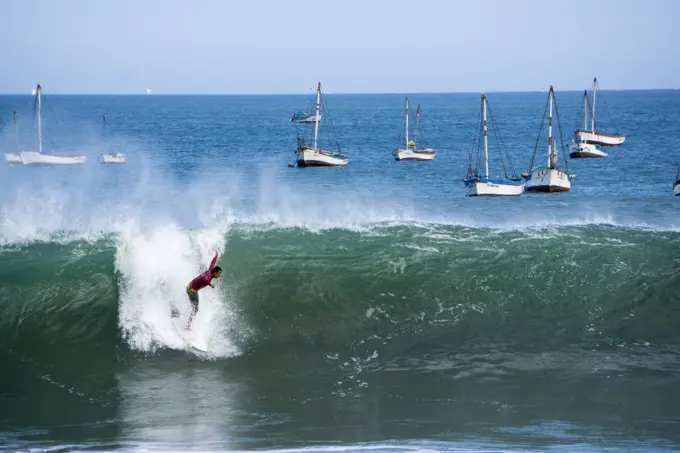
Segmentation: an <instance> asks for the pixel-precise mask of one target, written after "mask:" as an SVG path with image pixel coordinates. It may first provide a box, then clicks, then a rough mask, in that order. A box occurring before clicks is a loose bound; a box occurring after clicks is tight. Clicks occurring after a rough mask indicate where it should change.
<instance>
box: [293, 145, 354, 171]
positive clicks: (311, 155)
mask: <svg viewBox="0 0 680 453" xmlns="http://www.w3.org/2000/svg"><path fill="white" fill-rule="evenodd" d="M348 162H349V159H348V158H346V157H341V156H339V155H337V154H331V153H330V152H328V151H323V150H315V149H311V148H304V149H301V150H298V152H297V164H298V167H342V166H344V165H347V163H348Z"/></svg>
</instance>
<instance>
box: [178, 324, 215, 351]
mask: <svg viewBox="0 0 680 453" xmlns="http://www.w3.org/2000/svg"><path fill="white" fill-rule="evenodd" d="M175 326H176V327H177V330H178V331H179V334H180V335H181V336H182V338H184V341H186V342H187V344H188V345H189V346H191V347H192V348H194V349H196V350H198V351H201V352H207V351H208V345H207V344H206V343H205V341H204V340H203V338H202V337H201V336H200V335H198V333H197V332H196V331H194V330H187V329H185V328H184V326H183V325H182V324H180V323H179V321H177V320H176V321H175Z"/></svg>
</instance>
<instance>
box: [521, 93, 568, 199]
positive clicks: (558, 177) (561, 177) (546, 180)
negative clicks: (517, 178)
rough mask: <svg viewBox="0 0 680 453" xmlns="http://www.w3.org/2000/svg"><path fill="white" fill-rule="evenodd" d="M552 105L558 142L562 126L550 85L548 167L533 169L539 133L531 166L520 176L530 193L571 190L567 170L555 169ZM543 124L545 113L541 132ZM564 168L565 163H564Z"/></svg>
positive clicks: (555, 141) (555, 151)
mask: <svg viewBox="0 0 680 453" xmlns="http://www.w3.org/2000/svg"><path fill="white" fill-rule="evenodd" d="M553 104H554V106H555V113H556V114H557V115H556V116H557V124H558V127H559V129H560V141H561V135H562V134H561V133H562V126H561V125H560V117H559V113H558V112H557V103H556V102H555V92H554V90H553V87H552V85H550V92H549V93H548V105H547V106H546V110H548V111H549V121H548V165H547V167H536V168H534V161H535V158H536V151H537V150H538V140H539V139H540V137H541V132H540V131H539V133H538V138H537V139H536V146H535V147H534V154H533V156H532V157H531V164H530V165H529V171H528V172H527V173H523V174H522V176H523V177H524V179H525V180H526V183H525V184H524V190H526V191H528V192H529V191H530V192H567V191H569V190H570V189H571V179H572V176H571V175H570V174H569V173H568V170H560V169H559V168H558V167H557V139H556V138H554V137H553V121H552V120H553ZM543 123H545V112H544V113H543V122H542V123H541V130H542V129H543ZM565 167H566V161H565Z"/></svg>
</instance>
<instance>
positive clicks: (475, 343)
mask: <svg viewBox="0 0 680 453" xmlns="http://www.w3.org/2000/svg"><path fill="white" fill-rule="evenodd" d="M43 88H44V91H43V96H42V123H43V135H44V149H46V150H54V151H55V152H79V153H82V154H85V155H87V157H88V160H87V162H86V164H84V165H81V166H73V167H60V168H59V167H40V168H34V167H24V166H14V167H10V166H8V165H6V164H5V162H4V159H3V161H2V162H1V163H0V364H1V365H0V367H1V371H0V451H8V452H9V451H22V452H40V451H50V452H66V451H69V452H70V451H126V452H127V451H129V452H158V451H267V452H270V451H271V452H284V451H285V452H286V453H288V452H313V453H321V452H324V453H325V452H339V451H341V452H365V451H371V452H373V451H375V452H376V453H377V452H390V453H398V452H405V453H415V452H419V453H420V452H442V451H485V452H492V451H493V452H501V451H502V452H507V451H512V452H515V451H546V452H547V451H579V452H581V451H653V452H661V451H680V222H679V220H678V213H679V212H680V211H679V206H680V205H679V204H678V203H680V197H673V192H672V184H673V181H674V179H675V176H676V172H677V170H678V166H680V151H679V150H678V147H677V146H678V143H680V91H625V92H616V91H606V90H605V91H601V92H598V97H597V102H598V105H597V113H596V114H597V122H598V129H600V130H601V131H603V132H608V133H621V134H625V135H626V136H627V139H626V141H625V143H624V144H623V145H622V146H620V147H618V148H611V149H609V150H608V152H609V157H607V158H603V159H569V158H568V150H567V149H566V146H568V142H569V139H570V138H571V135H572V132H573V130H574V129H575V128H576V127H578V126H579V125H581V124H582V122H583V116H582V115H583V114H582V92H563V91H560V90H559V87H555V89H556V100H557V105H558V111H557V113H558V115H556V118H555V120H554V123H553V124H554V131H555V135H556V136H557V137H558V147H559V159H560V164H559V165H560V166H561V168H565V169H566V170H568V172H569V173H570V174H573V175H575V177H574V179H573V181H572V189H571V191H570V192H565V193H556V194H531V193H525V194H523V195H522V196H521V197H516V198H493V199H487V198H473V197H467V196H466V195H467V190H466V188H465V187H464V185H463V182H462V179H463V178H464V177H465V174H466V170H467V168H468V154H469V152H470V151H471V150H472V149H473V142H474V140H475V134H476V132H477V125H478V120H479V111H480V95H481V93H477V94H417V93H413V94H409V99H410V102H411V106H412V111H415V106H416V105H417V104H420V105H421V107H422V117H421V129H420V135H419V140H421V142H420V143H424V144H427V145H429V146H430V147H433V148H435V149H436V150H437V157H436V159H435V160H434V161H432V162H396V161H394V160H393V158H392V156H391V155H390V153H391V152H392V150H393V149H394V148H395V146H396V145H397V142H398V139H399V137H400V135H401V134H402V120H403V104H404V96H405V95H403V94H372V95H333V94H330V95H328V96H326V97H325V102H326V105H327V107H328V110H327V112H326V114H325V116H324V119H323V120H322V125H321V129H322V138H323V140H326V139H327V138H329V137H330V138H334V137H335V138H337V141H338V142H339V144H340V146H341V149H342V151H343V152H345V153H347V154H348V155H349V156H350V162H349V164H348V165H347V166H345V167H341V168H291V167H289V166H288V164H289V162H293V161H294V158H295V148H296V125H295V124H294V123H291V122H290V121H289V119H290V117H291V115H292V114H293V113H294V112H295V111H298V110H305V109H307V108H308V107H309V106H310V105H311V103H312V101H313V99H312V96H311V95H304V96H303V95H299V96H294V95H291V96H274V95H272V96H158V95H150V96H59V95H51V94H50V93H49V87H48V86H45V87H43ZM547 89H548V86H546V87H545V91H543V92H533V93H487V95H488V99H489V105H490V107H491V112H492V116H493V120H494V122H495V125H496V127H497V129H498V130H499V131H500V134H501V135H500V137H501V138H502V143H503V144H504V145H505V148H504V149H506V150H507V154H506V155H505V160H504V161H503V164H505V166H506V169H507V171H508V173H511V172H513V171H514V172H515V173H516V174H521V173H523V172H525V171H527V170H528V168H529V165H530V161H531V159H532V155H533V153H534V149H535V148H536V147H537V152H536V159H537V160H545V161H547V138H546V135H545V134H546V129H545V127H544V128H543V130H542V132H541V134H542V135H541V136H540V137H538V135H539V130H540V128H541V123H542V119H543V113H544V109H545V105H546V100H547ZM13 110H16V112H17V122H16V124H13V121H12V111H13ZM103 115H106V118H107V121H106V130H104V123H103V118H102V117H103ZM557 116H558V117H559V121H558V120H557ZM489 121H490V122H491V120H489ZM36 123H37V122H36V118H35V112H34V99H33V97H31V96H29V95H22V96H0V152H2V153H12V152H16V151H18V150H28V149H33V150H35V149H36V148H37V138H36V137H37V132H36V131H37V124H36ZM297 129H298V131H299V132H300V133H301V134H305V135H306V136H309V133H310V132H311V131H312V130H313V126H308V125H307V126H305V125H298V126H297ZM559 137H561V140H560V139H559ZM490 138H491V137H490ZM499 141H500V140H498V141H497V140H496V137H495V136H493V138H492V139H491V145H490V152H491V157H490V167H491V172H490V173H492V174H493V175H499V176H500V175H502V171H503V170H502V167H501V161H500V159H499V157H498V156H499V154H498V152H497V146H496V145H497V144H498V142H499ZM562 143H563V144H564V146H565V148H564V149H563V148H562V147H561V144H562ZM474 149H475V152H476V146H475V147H474ZM103 152H123V153H125V154H126V155H127V162H126V163H125V164H123V165H102V164H99V163H98V162H97V157H98V155H99V154H101V153H103ZM565 158H566V159H565ZM473 159H477V157H476V154H475V155H474V156H473ZM567 167H568V168H567ZM216 250H217V251H219V254H220V257H219V261H218V264H219V265H220V266H221V267H222V268H223V270H224V271H223V275H222V277H221V278H220V279H219V280H217V281H216V282H215V289H211V288H206V289H204V290H202V291H201V292H200V310H199V312H198V315H197V317H196V320H195V322H194V330H195V331H196V332H200V335H202V336H203V337H204V339H205V341H206V342H207V344H208V351H207V352H205V353H203V352H199V351H196V350H194V349H192V348H190V347H188V346H187V344H186V343H185V342H184V340H183V339H182V336H181V334H180V332H179V330H178V329H177V327H176V326H175V324H174V321H173V319H172V318H171V316H170V310H171V306H175V307H177V309H178V310H179V311H180V314H181V318H182V319H186V317H187V316H188V314H189V311H190V305H189V301H188V298H187V295H186V291H185V288H186V285H187V283H188V282H189V281H190V280H191V279H192V278H193V277H194V276H195V275H197V274H198V273H200V272H202V271H204V270H205V269H206V267H207V266H208V264H209V263H210V259H211V258H212V256H213V255H214V252H215V251H216Z"/></svg>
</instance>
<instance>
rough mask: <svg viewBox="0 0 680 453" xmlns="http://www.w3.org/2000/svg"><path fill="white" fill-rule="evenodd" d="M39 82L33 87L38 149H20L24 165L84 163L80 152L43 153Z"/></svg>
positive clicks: (84, 158) (83, 157)
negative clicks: (36, 112)
mask: <svg viewBox="0 0 680 453" xmlns="http://www.w3.org/2000/svg"><path fill="white" fill-rule="evenodd" d="M41 91H42V89H41V88H40V84H38V86H37V87H36V89H35V92H36V96H37V98H36V103H37V108H38V151H37V152H36V151H22V152H21V153H19V156H20V157H21V162H22V163H23V164H24V165H36V166H37V165H79V164H84V163H85V160H86V157H85V156H83V155H82V154H66V153H59V154H57V153H43V139H42V121H41V117H40V108H41V104H40V93H41Z"/></svg>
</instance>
